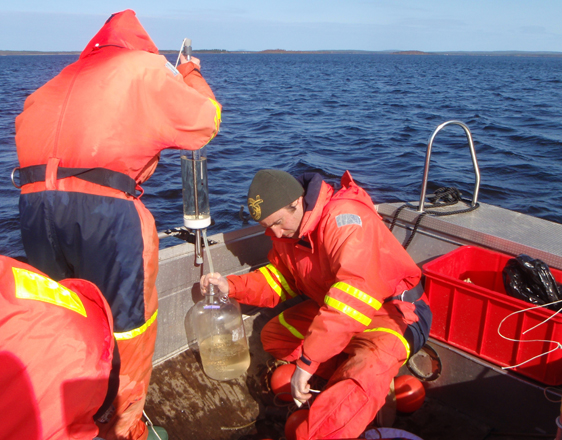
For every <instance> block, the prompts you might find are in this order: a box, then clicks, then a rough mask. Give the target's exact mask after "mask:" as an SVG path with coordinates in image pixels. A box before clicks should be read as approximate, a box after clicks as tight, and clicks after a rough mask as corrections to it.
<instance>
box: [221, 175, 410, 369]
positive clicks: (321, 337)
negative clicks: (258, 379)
mask: <svg viewBox="0 0 562 440" xmlns="http://www.w3.org/2000/svg"><path fill="white" fill-rule="evenodd" d="M309 177H310V176H309ZM305 179H307V176H306V175H305ZM341 184H342V189H341V190H340V191H338V192H336V193H335V194H334V190H333V188H332V187H331V186H329V185H328V184H326V183H325V182H324V181H322V180H321V179H320V176H319V175H314V177H313V178H312V179H310V180H309V181H308V182H304V185H303V186H304V187H305V190H306V193H305V214H304V217H303V221H302V223H301V228H300V238H299V239H286V238H281V239H279V238H276V237H274V236H272V234H270V233H269V231H268V232H266V233H267V234H268V235H270V236H272V240H273V248H272V250H271V251H270V253H269V256H268V257H269V260H270V262H271V264H269V265H268V266H266V267H263V268H260V269H259V270H257V271H255V272H252V273H250V274H246V275H242V276H229V277H228V280H229V285H230V289H231V290H230V292H231V293H230V295H231V296H234V297H235V298H237V299H238V300H240V302H243V303H248V304H253V305H258V306H262V307H274V306H275V305H277V304H278V303H279V302H281V301H283V300H285V299H288V298H290V297H293V296H295V295H301V294H304V295H307V296H308V297H309V298H311V299H313V300H315V301H316V302H317V303H318V305H320V306H321V307H320V311H319V313H318V315H316V317H311V319H312V318H313V320H312V324H311V326H310V328H309V330H308V333H307V334H306V335H303V336H304V345H303V355H304V357H305V358H306V359H308V360H310V365H309V364H308V363H302V361H301V360H299V361H298V365H299V366H301V367H302V368H304V369H305V370H307V371H309V372H311V373H313V372H314V371H315V370H316V367H317V366H318V364H319V363H320V362H324V361H326V360H328V359H329V358H331V357H332V356H334V355H336V354H338V353H340V352H342V351H343V350H344V348H345V347H346V346H347V344H348V343H349V341H350V339H351V338H352V337H353V336H354V335H357V334H360V333H363V332H365V331H366V330H369V329H373V328H377V327H380V326H381V325H383V324H381V322H383V323H384V326H385V327H388V326H389V325H390V326H391V327H392V328H391V332H397V333H399V334H401V333H402V331H403V329H404V325H407V324H411V323H412V322H416V321H417V317H416V315H415V314H414V313H413V305H412V304H411V303H404V302H402V301H392V302H390V303H389V302H387V303H385V300H386V299H388V298H390V297H392V296H395V295H398V294H400V293H402V292H403V291H404V290H408V289H411V288H412V287H414V286H416V285H417V284H418V282H419V280H420V277H421V271H420V269H419V268H418V267H417V266H416V264H415V263H414V261H413V260H412V259H411V257H410V256H409V255H408V254H407V252H406V251H405V250H404V249H403V248H402V246H401V245H400V243H398V241H397V240H396V238H395V237H394V236H393V235H392V233H391V232H390V231H389V229H388V228H387V227H386V226H385V225H384V223H383V222H382V220H381V218H380V216H379V215H378V214H377V212H376V210H375V207H374V205H373V203H372V201H371V198H370V197H369V195H368V194H367V193H366V192H365V191H364V190H363V189H361V188H360V187H358V186H357V185H356V184H355V182H354V181H353V179H352V178H351V175H350V174H349V172H346V173H345V174H344V175H343V177H342V179H341ZM397 307H398V308H399V309H401V312H402V313H398V314H397ZM389 316H392V317H395V316H398V320H401V321H403V322H402V323H400V324H398V323H397V324H392V322H393V320H392V319H387V318H388V317H389ZM381 318H382V319H381ZM389 323H390V324H389Z"/></svg>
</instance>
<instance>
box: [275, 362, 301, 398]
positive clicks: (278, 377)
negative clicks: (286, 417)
mask: <svg viewBox="0 0 562 440" xmlns="http://www.w3.org/2000/svg"><path fill="white" fill-rule="evenodd" d="M295 369H296V365H295V364H283V365H280V366H278V367H277V368H276V369H275V370H274V371H273V374H272V375H271V381H270V387H271V391H273V394H275V396H277V398H278V399H280V400H283V401H285V402H292V401H293V396H292V395H291V377H293V373H294V372H295Z"/></svg>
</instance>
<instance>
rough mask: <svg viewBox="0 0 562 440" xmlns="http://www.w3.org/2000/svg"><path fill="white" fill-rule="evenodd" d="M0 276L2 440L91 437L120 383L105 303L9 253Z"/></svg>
mask: <svg viewBox="0 0 562 440" xmlns="http://www.w3.org/2000/svg"><path fill="white" fill-rule="evenodd" d="M0 280H1V282H0V365H1V371H2V373H1V374H0V389H1V390H2V398H1V399H0V437H1V438H5V439H25V440H47V439H49V440H71V439H72V440H92V439H93V438H94V437H96V435H97V434H98V427H97V426H96V424H95V421H94V418H95V417H96V415H97V414H100V413H103V412H104V411H105V410H106V409H107V407H108V406H109V405H110V404H111V400H112V398H113V397H115V394H116V392H117V385H118V381H117V382H116V381H115V379H116V378H118V376H117V375H113V374H112V372H114V371H115V369H116V370H117V371H118V362H114V361H117V359H114V357H113V354H114V345H115V340H114V338H113V322H112V319H111V310H110V308H109V305H108V304H107V301H105V299H104V297H103V295H102V294H101V293H100V291H99V289H98V288H97V287H96V286H95V285H94V284H92V283H90V282H89V281H86V280H80V279H66V280H61V281H60V282H59V283H57V282H55V281H53V280H52V279H50V278H48V277H47V276H46V275H45V274H43V273H41V272H39V271H38V270H36V269H35V268H33V267H32V266H30V265H28V264H26V263H22V262H20V261H17V260H14V259H12V258H9V257H5V256H0ZM114 364H115V366H116V367H114V366H113V365H114Z"/></svg>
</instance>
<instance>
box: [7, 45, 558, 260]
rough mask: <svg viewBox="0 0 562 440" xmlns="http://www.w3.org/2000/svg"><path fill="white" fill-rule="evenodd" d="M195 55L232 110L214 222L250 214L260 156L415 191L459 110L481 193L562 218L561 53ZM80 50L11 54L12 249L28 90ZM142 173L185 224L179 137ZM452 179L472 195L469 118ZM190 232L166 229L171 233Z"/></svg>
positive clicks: (434, 170)
mask: <svg viewBox="0 0 562 440" xmlns="http://www.w3.org/2000/svg"><path fill="white" fill-rule="evenodd" d="M196 56H197V57H198V58H200V59H201V72H202V74H203V76H204V77H205V78H206V79H207V81H208V83H209V85H210V86H211V88H212V89H213V91H214V93H215V97H216V99H217V101H218V102H220V103H221V104H222V110H223V112H222V124H221V127H220V133H219V134H218V135H217V136H216V138H215V139H213V140H212V141H211V142H210V143H209V144H208V145H207V162H208V185H209V202H210V210H211V217H212V221H213V225H211V226H209V229H208V231H207V232H208V234H209V235H213V234H218V233H224V232H228V231H233V230H236V229H239V228H242V227H246V226H247V220H246V219H245V218H247V207H245V205H246V195H247V192H248V187H249V185H250V183H251V181H252V178H253V176H254V174H255V173H256V171H258V170H259V169H262V168H276V169H282V170H285V171H287V172H289V173H291V174H293V175H295V176H298V175H299V174H301V173H303V172H307V171H313V172H319V173H321V174H322V176H323V177H324V178H325V179H326V180H327V181H328V182H329V183H330V184H333V185H336V186H337V185H338V182H339V179H340V177H341V175H342V174H343V173H344V172H345V171H346V170H349V171H350V173H351V175H352V176H353V178H354V179H355V180H356V182H357V183H358V184H359V185H361V186H362V187H363V188H365V190H367V192H368V193H369V194H370V195H371V197H372V199H373V201H374V202H375V203H382V202H405V201H410V202H411V201H414V202H417V201H418V200H419V196H420V189H421V183H422V177H423V168H424V163H425V152H426V149H427V141H428V139H429V137H430V136H431V134H432V132H433V130H434V129H435V128H436V127H437V126H438V125H439V124H441V123H443V122H445V121H448V120H451V119H456V120H460V121H462V122H464V123H466V124H467V125H468V127H469V128H470V130H471V132H472V135H473V138H474V146H475V150H476V154H477V158H478V163H479V166H480V172H481V178H482V180H481V186H480V197H479V201H481V202H485V203H490V204H494V205H497V206H500V207H502V208H507V209H512V210H514V211H517V212H522V213H525V214H530V215H534V216H537V217H540V218H543V219H547V220H551V221H555V222H559V223H562V159H561V158H562V57H533V56H463V55H459V56H439V55H427V56H423V55H383V54H199V55H197V54H196ZM77 58H78V56H74V55H52V56H4V57H0V172H1V173H3V174H2V176H3V178H2V179H0V230H1V231H2V238H1V239H0V254H1V255H8V256H22V255H24V253H23V247H22V244H21V238H20V232H19V213H18V198H19V190H18V189H16V188H14V187H13V186H12V183H11V181H10V173H11V171H12V169H13V168H14V167H16V166H17V165H18V161H17V154H16V147H15V142H14V135H15V124H14V121H15V118H16V116H17V115H18V114H19V113H20V112H21V111H22V109H23V103H24V101H25V98H26V97H27V96H28V95H29V94H31V93H32V92H33V91H34V90H35V89H37V88H38V87H40V86H41V85H43V84H44V83H46V82H47V81H48V80H49V79H51V78H52V77H53V76H55V75H56V74H57V73H58V72H59V71H60V70H61V69H62V68H63V67H64V66H66V65H68V64H70V63H71V62H73V61H75V60H76V59H77ZM169 59H170V60H171V61H172V62H175V58H174V56H170V58H169ZM186 105H187V103H186ZM142 186H143V189H144V194H143V196H142V197H141V201H142V202H143V203H144V204H145V205H146V206H147V208H148V209H149V210H150V211H151V212H152V214H153V215H154V218H155V220H156V226H157V229H158V231H163V230H165V229H169V228H174V227H178V226H181V225H182V224H183V204H182V180H181V160H180V153H179V152H178V151H177V150H165V151H164V152H162V155H161V159H160V164H159V165H158V167H157V169H156V172H155V173H154V175H153V176H152V177H151V178H150V179H149V180H148V181H147V182H146V183H144V184H143V185H142ZM441 186H454V187H457V188H458V189H459V190H460V191H461V192H462V193H463V197H467V198H470V197H471V195H472V191H473V188H474V173H473V170H472V161H471V159H470V154H469V149H468V145H467V142H466V137H465V135H464V132H463V131H462V129H461V128H460V127H454V126H451V127H447V128H446V129H445V130H443V131H442V132H440V133H439V135H438V136H437V138H436V140H435V143H434V145H433V153H432V158H431V166H430V170H429V183H428V192H427V193H428V195H430V194H431V192H433V191H434V190H435V189H436V188H439V187H441ZM240 206H244V207H245V208H244V209H245V213H246V216H243V215H242V216H241V215H239V213H240ZM250 221H251V220H250ZM553 239H555V237H553ZM179 243H180V241H179V240H178V239H176V238H166V239H162V240H160V246H161V247H168V246H172V245H176V244H179Z"/></svg>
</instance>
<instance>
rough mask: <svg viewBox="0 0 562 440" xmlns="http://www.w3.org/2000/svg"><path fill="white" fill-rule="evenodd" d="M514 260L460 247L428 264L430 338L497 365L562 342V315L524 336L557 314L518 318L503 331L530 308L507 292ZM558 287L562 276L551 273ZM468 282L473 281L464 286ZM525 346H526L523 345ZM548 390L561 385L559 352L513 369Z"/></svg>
mask: <svg viewBox="0 0 562 440" xmlns="http://www.w3.org/2000/svg"><path fill="white" fill-rule="evenodd" d="M511 258H513V257H511V256H509V255H505V254H501V253H499V252H493V251H489V250H486V249H482V248H479V247H475V246H461V247H459V248H457V249H455V250H454V251H452V252H449V253H448V254H445V255H443V256H441V257H439V258H436V259H435V260H433V261H431V262H429V263H426V264H425V265H424V266H423V271H424V274H425V276H426V281H425V291H426V293H427V295H428V297H429V303H430V306H431V310H432V311H433V323H432V326H431V331H430V336H432V337H433V338H435V339H438V340H440V341H444V342H447V343H448V344H450V345H452V346H454V347H457V348H459V349H461V350H463V351H466V352H467V353H470V354H473V355H475V356H478V357H480V358H482V359H485V360H487V361H489V362H492V363H494V364H496V365H499V366H502V367H507V366H512V365H517V364H519V363H521V362H523V361H526V360H528V359H531V358H533V357H535V356H537V355H540V354H541V353H545V352H548V351H550V350H552V349H554V348H555V347H556V346H557V344H555V343H552V342H536V341H531V340H540V341H558V342H561V343H562V313H560V314H556V316H554V318H552V319H551V320H549V321H547V322H546V323H544V324H542V325H540V326H539V327H537V328H535V329H533V330H532V331H529V332H527V333H526V334H523V332H524V331H525V330H527V329H530V328H532V327H534V326H535V325H537V324H539V323H541V322H542V321H544V320H545V319H547V318H548V317H550V316H552V315H553V314H554V313H555V312H553V311H551V310H548V309H545V308H538V309H533V310H528V311H525V312H521V313H517V314H515V315H513V316H511V317H510V318H508V319H507V320H506V321H505V322H504V323H503V324H502V326H501V332H502V334H503V335H504V336H507V337H508V338H511V339H521V340H523V341H518V342H515V341H510V340H507V339H504V338H502V337H501V336H500V335H499V334H498V327H499V325H500V323H501V321H502V320H503V319H504V318H505V317H506V316H508V315H509V314H510V313H513V312H516V311H518V310H524V309H527V308H529V307H533V304H531V303H528V302H526V301H522V300H519V299H516V298H513V297H511V296H509V295H507V294H506V293H505V289H504V285H503V278H502V270H503V268H504V267H505V265H506V263H507V261H508V260H509V259H511ZM550 270H551V272H552V275H553V276H554V278H555V279H556V281H557V282H558V283H560V282H561V280H562V271H559V270H556V269H552V268H551V269H550ZM467 279H469V280H470V281H471V282H466V281H465V280H467ZM524 341H526V342H524ZM511 371H516V372H518V373H520V374H523V375H525V376H527V377H530V378H532V379H535V380H537V381H539V382H541V383H543V384H546V385H560V384H562V350H561V349H557V350H555V351H553V352H552V353H549V354H548V355H545V356H541V357H539V358H537V359H534V360H532V361H530V362H527V363H525V364H523V365H521V366H519V367H516V368H513V369H511Z"/></svg>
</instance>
